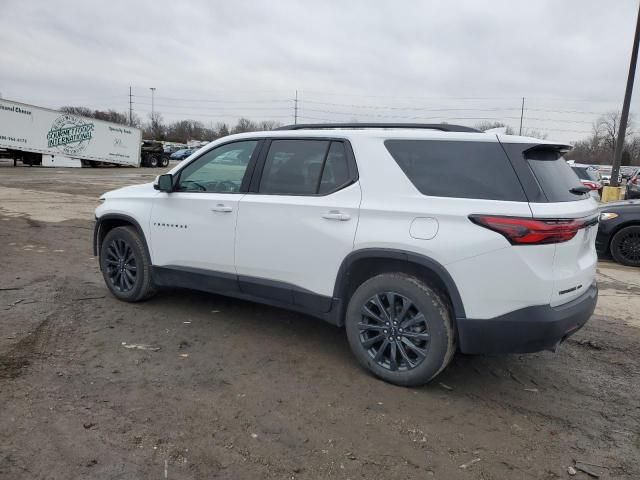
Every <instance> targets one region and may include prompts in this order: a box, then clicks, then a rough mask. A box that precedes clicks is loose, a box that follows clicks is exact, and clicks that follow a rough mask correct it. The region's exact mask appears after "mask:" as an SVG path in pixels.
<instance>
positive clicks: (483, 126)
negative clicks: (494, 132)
mask: <svg viewBox="0 0 640 480" xmlns="http://www.w3.org/2000/svg"><path fill="white" fill-rule="evenodd" d="M473 128H475V129H476V130H480V131H481V132H484V131H486V130H490V129H492V128H504V129H505V131H504V133H505V134H506V135H513V134H514V133H515V132H514V131H513V128H511V127H510V126H509V125H507V124H505V123H502V122H492V121H488V120H484V121H482V122H480V123H476V124H475V125H474V126H473Z"/></svg>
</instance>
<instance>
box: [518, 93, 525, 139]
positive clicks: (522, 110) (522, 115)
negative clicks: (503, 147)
mask: <svg viewBox="0 0 640 480" xmlns="http://www.w3.org/2000/svg"><path fill="white" fill-rule="evenodd" d="M522 117H524V97H522V107H521V108H520V133H519V134H518V135H522Z"/></svg>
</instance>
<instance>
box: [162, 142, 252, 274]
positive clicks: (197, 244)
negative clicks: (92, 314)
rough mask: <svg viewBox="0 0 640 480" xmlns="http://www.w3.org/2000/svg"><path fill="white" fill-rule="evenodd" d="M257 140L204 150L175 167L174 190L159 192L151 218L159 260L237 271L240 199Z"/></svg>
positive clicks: (176, 265) (169, 264)
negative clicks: (180, 166) (236, 257)
mask: <svg viewBox="0 0 640 480" xmlns="http://www.w3.org/2000/svg"><path fill="white" fill-rule="evenodd" d="M259 143H260V142H259V141H258V140H245V141H239V142H232V143H227V144H224V145H221V146H219V147H215V148H213V149H211V150H209V151H207V152H205V153H204V154H203V155H201V156H200V157H198V158H197V159H195V160H193V161H191V162H190V163H189V164H188V165H186V166H185V167H184V168H183V169H181V170H179V172H177V173H176V177H177V178H176V180H175V187H174V191H173V192H170V193H164V192H163V193H159V194H158V195H157V196H156V198H155V199H154V202H153V209H152V212H151V222H150V230H151V232H152V233H151V250H152V255H153V264H154V265H155V266H160V267H168V268H174V269H178V270H184V269H185V268H186V269H189V268H191V269H198V270H209V271H213V272H221V273H229V274H234V275H235V273H236V272H235V265H234V242H235V228H236V218H237V215H238V201H239V200H240V198H242V196H243V195H244V192H246V189H247V187H248V182H249V177H250V175H251V171H250V170H251V168H252V166H253V164H254V163H255V157H256V155H257V152H258V145H259Z"/></svg>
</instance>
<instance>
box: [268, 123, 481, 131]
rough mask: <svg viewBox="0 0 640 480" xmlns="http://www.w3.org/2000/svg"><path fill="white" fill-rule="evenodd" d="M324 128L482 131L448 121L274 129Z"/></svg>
mask: <svg viewBox="0 0 640 480" xmlns="http://www.w3.org/2000/svg"><path fill="white" fill-rule="evenodd" d="M325 128H348V129H357V128H416V129H425V130H440V131H441V132H473V133H482V132H481V131H480V130H476V129H475V128H471V127H464V126H462V125H451V124H448V123H298V124H296V125H285V126H283V127H278V128H276V129H275V130H321V129H325Z"/></svg>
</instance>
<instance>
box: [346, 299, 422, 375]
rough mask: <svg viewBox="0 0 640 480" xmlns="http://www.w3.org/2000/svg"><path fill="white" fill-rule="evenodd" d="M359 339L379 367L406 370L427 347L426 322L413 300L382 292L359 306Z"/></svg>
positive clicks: (413, 364) (413, 366)
mask: <svg viewBox="0 0 640 480" xmlns="http://www.w3.org/2000/svg"><path fill="white" fill-rule="evenodd" d="M360 313H361V319H360V322H359V323H358V329H359V331H360V343H361V345H362V347H363V348H364V349H365V350H366V351H367V353H368V354H369V356H370V357H371V358H372V359H373V361H375V362H376V363H377V364H378V365H380V366H381V367H383V368H385V369H387V370H391V371H408V370H412V369H414V368H416V367H417V366H418V365H420V364H421V363H422V361H423V360H424V359H425V357H426V356H427V352H428V350H429V340H430V336H429V322H428V320H427V318H426V317H425V316H424V314H423V313H422V312H420V310H419V309H418V307H417V306H416V305H415V303H414V302H413V301H411V300H410V299H409V298H407V297H405V296H404V295H400V294H399V293H395V292H381V293H378V294H376V295H374V296H372V297H371V298H369V299H368V300H367V301H366V302H365V303H364V304H363V305H362V307H361V310H360Z"/></svg>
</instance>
